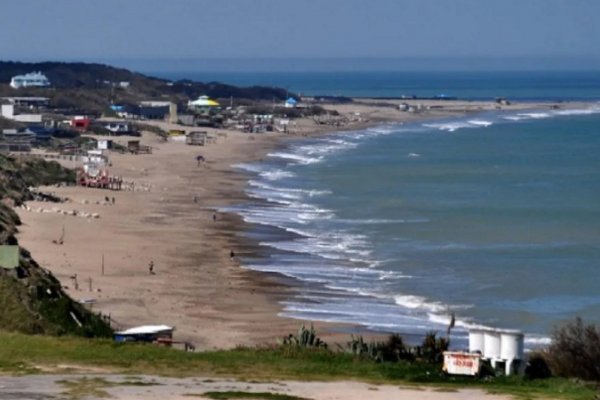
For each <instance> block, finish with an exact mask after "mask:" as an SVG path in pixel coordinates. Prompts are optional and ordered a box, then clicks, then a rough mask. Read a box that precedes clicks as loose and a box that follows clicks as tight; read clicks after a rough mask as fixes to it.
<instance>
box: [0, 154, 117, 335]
mask: <svg viewBox="0 0 600 400" xmlns="http://www.w3.org/2000/svg"><path fill="white" fill-rule="evenodd" d="M73 180H74V174H73V172H72V171H70V170H67V169H64V168H62V167H61V166H60V165H59V164H58V163H56V162H47V161H44V160H41V159H34V158H24V159H20V158H12V157H7V156H4V155H0V197H1V198H2V201H1V202H0V244H2V245H18V242H17V239H16V238H15V234H16V232H17V226H18V225H19V224H20V220H19V217H18V215H17V214H16V213H15V212H14V210H13V209H12V206H14V205H20V204H22V203H23V202H24V201H27V200H31V199H32V198H33V197H34V194H33V192H32V191H31V190H30V189H29V188H30V187H31V186H37V185H51V184H57V183H63V182H70V181H73ZM19 251H20V254H19V266H18V267H17V268H15V269H5V268H0V330H4V331H15V332H22V333H28V334H49V335H63V334H71V335H78V336H86V337H95V336H100V337H102V336H109V335H110V334H111V329H110V327H109V326H108V325H107V324H106V323H105V322H104V321H103V320H102V319H101V318H100V317H99V316H97V315H95V314H93V313H91V312H90V311H88V310H87V309H85V308H84V307H83V306H82V305H81V304H79V303H77V302H75V301H74V300H73V299H71V298H70V297H69V296H68V295H67V294H66V293H65V292H64V291H63V289H62V287H61V285H60V282H59V281H58V280H57V279H56V278H55V277H54V276H53V275H52V274H51V273H50V272H48V271H46V270H45V269H43V268H42V267H40V265H38V264H37V263H36V261H35V260H34V259H33V258H32V255H31V254H30V253H29V252H28V251H27V250H26V249H23V248H20V250H19Z"/></svg>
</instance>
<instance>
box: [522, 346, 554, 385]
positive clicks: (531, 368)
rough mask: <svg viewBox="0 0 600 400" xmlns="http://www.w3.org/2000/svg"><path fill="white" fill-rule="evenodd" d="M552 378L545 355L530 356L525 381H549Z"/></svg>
mask: <svg viewBox="0 0 600 400" xmlns="http://www.w3.org/2000/svg"><path fill="white" fill-rule="evenodd" d="M551 376H552V373H551V372H550V367H548V363H547V362H546V358H545V357H544V355H543V354H540V353H535V354H532V355H530V356H529V361H528V362H527V366H526V367H525V379H530V380H533V379H547V378H550V377H551Z"/></svg>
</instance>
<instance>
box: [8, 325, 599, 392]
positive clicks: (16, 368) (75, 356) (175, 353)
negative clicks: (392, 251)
mask: <svg viewBox="0 0 600 400" xmlns="http://www.w3.org/2000/svg"><path fill="white" fill-rule="evenodd" d="M59 364H68V365H71V366H77V365H81V366H94V367H104V368H109V369H111V370H114V371H115V372H122V373H128V374H157V375H163V376H178V377H184V376H227V377H236V378H239V379H245V380H261V381H273V380H277V379H294V380H319V381H322V380H342V379H347V380H361V381H366V382H371V383H380V384H383V383H387V384H402V385H423V384H427V385H434V386H436V387H439V388H442V389H441V390H454V389H457V388H464V387H473V388H481V389H484V390H488V391H491V392H494V393H508V394H512V395H516V396H518V397H520V398H524V399H525V398H531V399H533V398H561V399H573V400H584V399H593V398H594V396H595V395H596V394H597V393H598V392H597V389H596V387H595V385H587V384H584V383H582V382H580V381H573V380H569V379H565V378H550V379H544V380H527V379H523V378H521V377H500V378H493V379H491V378H486V379H483V380H481V379H475V378H468V377H447V376H444V375H443V374H441V372H440V366H439V365H438V364H435V365H433V364H427V363H415V362H407V361H400V362H375V361H372V360H369V359H365V358H361V357H357V356H353V355H351V354H345V353H341V352H334V351H331V350H327V349H323V348H302V347H298V346H276V347H271V348H252V349H250V348H237V349H234V350H228V351H225V350H222V351H210V352H203V353H186V352H182V351H179V350H174V349H169V348H163V347H157V346H153V345H143V344H118V343H114V342H112V341H110V340H105V339H84V338H75V337H68V336H62V337H48V336H28V335H22V334H16V333H0V371H2V372H5V373H23V372H24V371H27V372H29V371H31V370H32V368H34V367H35V366H37V365H43V366H44V367H46V368H45V370H47V368H48V367H52V366H56V365H59Z"/></svg>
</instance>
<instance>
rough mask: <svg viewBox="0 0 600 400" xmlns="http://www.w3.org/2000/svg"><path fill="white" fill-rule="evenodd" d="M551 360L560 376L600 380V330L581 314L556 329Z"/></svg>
mask: <svg viewBox="0 0 600 400" xmlns="http://www.w3.org/2000/svg"><path fill="white" fill-rule="evenodd" d="M548 361H549V362H550V369H551V370H552V372H553V373H554V374H556V375H558V376H565V377H575V378H580V379H584V380H594V381H600V329H599V328H597V327H595V326H594V325H585V324H584V323H583V321H582V319H581V318H579V317H578V318H576V319H575V320H574V321H571V322H568V323H566V324H564V325H563V326H561V327H559V328H557V329H555V330H554V332H553V333H552V345H551V346H550V348H549V359H548Z"/></svg>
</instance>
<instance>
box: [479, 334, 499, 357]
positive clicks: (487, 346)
mask: <svg viewBox="0 0 600 400" xmlns="http://www.w3.org/2000/svg"><path fill="white" fill-rule="evenodd" d="M483 348H484V350H485V353H483V356H484V357H486V358H500V333H498V332H497V331H492V330H489V331H485V332H484V334H483Z"/></svg>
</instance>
